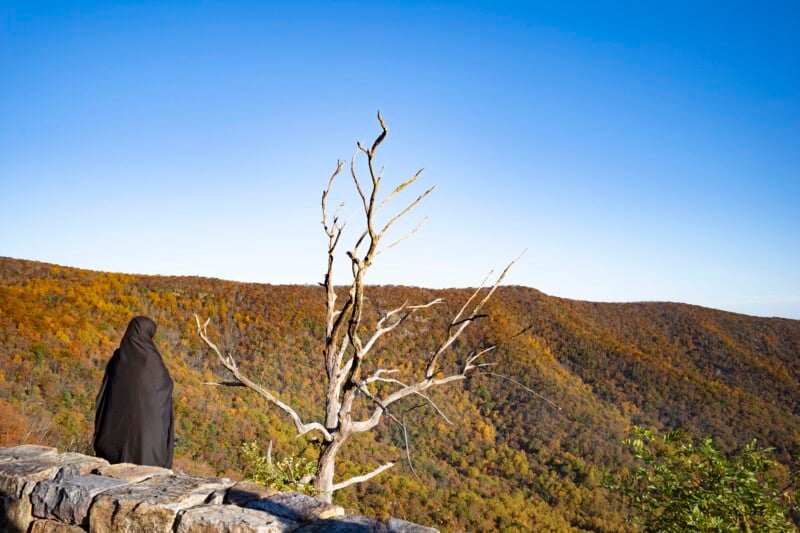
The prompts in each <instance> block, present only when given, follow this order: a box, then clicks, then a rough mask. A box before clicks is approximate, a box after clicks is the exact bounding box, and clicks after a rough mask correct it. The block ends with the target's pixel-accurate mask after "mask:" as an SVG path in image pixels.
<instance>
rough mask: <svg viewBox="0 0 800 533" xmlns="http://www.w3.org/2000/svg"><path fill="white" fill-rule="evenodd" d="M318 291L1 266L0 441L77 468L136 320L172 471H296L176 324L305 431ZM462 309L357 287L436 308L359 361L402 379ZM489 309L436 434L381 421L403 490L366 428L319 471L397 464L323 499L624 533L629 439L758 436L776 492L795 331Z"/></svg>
mask: <svg viewBox="0 0 800 533" xmlns="http://www.w3.org/2000/svg"><path fill="white" fill-rule="evenodd" d="M321 291H323V289H321V288H320V287H318V286H310V285H309V286H278V285H260V284H245V283H234V282H227V281H222V280H215V279H203V278H193V277H156V276H133V275H123V274H112V273H100V272H92V271H87V270H80V269H74V268H66V267H59V266H54V265H48V264H43V263H36V262H30V261H22V260H16V259H8V258H0V416H2V423H1V424H0V446H7V445H13V444H18V443H22V442H36V443H42V444H48V445H52V446H58V447H59V448H62V449H70V450H74V451H79V452H90V453H91V434H92V429H93V428H92V424H93V414H94V399H95V395H96V394H97V390H98V387H99V384H100V381H101V378H102V374H103V369H104V367H105V364H106V361H107V360H108V358H109V357H110V355H111V353H112V351H113V350H114V348H116V347H117V346H118V343H119V339H120V337H121V336H122V333H123V332H124V328H125V326H126V325H127V322H128V321H129V320H130V318H131V317H133V316H135V315H137V314H146V315H149V316H151V317H152V318H153V319H154V320H155V321H156V322H157V323H158V325H159V330H158V333H157V335H156V344H157V346H158V347H159V349H160V350H161V353H162V355H163V356H164V359H165V363H166V364H167V366H168V367H169V370H170V373H171V374H172V376H173V378H174V379H175V409H176V433H177V437H176V454H177V457H176V465H179V466H178V468H185V469H187V470H191V471H196V469H201V470H203V473H207V472H212V473H215V474H216V473H218V474H223V475H228V476H231V477H235V478H241V477H242V475H243V474H242V472H243V466H244V463H243V458H242V457H241V449H242V444H243V443H246V442H253V441H258V442H267V441H269V440H272V441H273V444H274V450H275V454H276V457H278V458H281V457H292V456H296V457H305V458H307V459H310V460H313V459H315V458H314V457H313V454H314V450H315V449H316V447H315V446H314V445H313V444H314V443H312V442H310V440H309V439H310V438H311V437H309V439H306V438H295V436H294V435H295V432H294V427H293V426H291V425H290V423H287V421H286V420H285V419H284V417H283V416H282V415H281V413H279V412H276V411H275V410H274V409H273V408H272V407H271V406H270V405H269V404H268V403H267V402H266V401H262V400H261V399H259V398H256V397H255V396H254V395H248V396H247V398H243V395H242V394H240V391H238V390H237V389H236V388H228V387H215V386H208V385H204V383H206V382H217V381H224V380H225V379H226V374H225V371H224V369H221V367H220V366H219V364H218V362H217V361H216V360H215V359H214V358H212V356H211V355H209V354H208V352H207V350H206V349H205V347H204V346H201V344H202V341H201V340H200V339H198V338H197V334H196V325H195V323H194V318H193V315H194V313H197V314H198V315H200V316H211V317H216V323H212V324H211V328H213V330H214V332H215V338H216V339H217V341H218V343H219V344H220V346H221V348H223V349H224V350H225V351H230V352H232V353H234V354H235V355H236V357H237V361H238V362H239V365H240V367H241V368H242V369H243V370H246V371H247V374H248V376H250V377H252V378H253V379H256V380H258V381H260V382H262V383H264V384H265V385H267V386H269V387H270V388H271V389H273V390H275V391H277V392H278V393H280V394H281V397H285V398H286V399H287V400H289V401H291V403H292V405H293V406H295V408H296V409H297V410H298V412H299V413H301V414H302V415H303V417H304V418H308V419H311V418H319V415H320V413H318V411H317V410H318V409H319V407H318V406H320V405H323V403H324V402H323V401H322V398H323V393H324V391H322V390H320V381H319V380H318V379H317V378H318V376H319V375H320V374H321V373H323V372H324V368H322V366H321V364H320V362H319V351H320V349H321V345H320V340H319V339H321V338H323V337H324V309H323V302H324V295H323V294H321ZM469 294H470V291H469V290H466V289H464V290H461V289H458V290H455V289H451V290H430V289H422V288H410V287H394V286H387V287H371V288H370V293H369V298H370V299H369V301H368V302H367V309H366V315H365V316H367V317H371V318H369V320H371V321H373V322H374V321H375V320H377V319H378V317H379V313H380V311H382V310H385V309H391V308H393V307H396V306H398V305H400V304H402V303H403V302H404V301H406V300H408V301H413V302H416V301H429V300H431V299H433V298H436V297H441V298H443V299H444V301H445V304H444V305H442V306H437V307H435V308H431V309H430V310H428V312H426V313H425V314H424V315H420V316H418V317H414V319H413V320H410V321H408V323H406V324H404V325H403V328H402V329H401V330H398V332H397V333H398V334H397V335H395V336H393V337H392V339H391V340H390V341H387V343H386V344H384V345H381V346H377V347H376V350H378V351H379V352H380V353H381V358H382V359H384V360H387V361H389V362H391V363H392V364H394V365H395V366H398V367H401V368H404V367H403V365H406V364H407V363H406V362H404V361H399V360H395V359H393V354H394V353H402V352H408V351H409V350H417V351H419V352H422V353H424V352H425V350H427V349H429V348H430V347H432V346H434V345H435V343H436V342H437V341H438V340H440V338H441V336H442V335H444V334H445V333H446V332H445V331H443V325H445V324H447V320H448V318H450V317H452V316H453V314H454V313H455V312H457V308H456V307H457V306H458V305H459V304H460V303H462V302H463V301H464V300H465V299H466V298H467V297H468V296H469ZM487 312H488V313H489V314H490V315H491V318H490V319H487V320H485V321H483V322H482V323H480V324H478V325H476V327H475V328H474V329H470V330H467V331H466V332H465V334H464V336H463V338H461V339H459V342H462V343H464V344H465V345H468V346H480V345H484V344H485V345H496V346H497V350H496V353H495V355H494V356H493V360H494V361H497V362H499V365H498V366H497V367H492V369H491V372H492V373H493V374H489V373H476V374H474V375H472V376H470V377H469V379H467V380H465V381H464V382H460V383H457V384H454V385H453V386H451V387H447V388H444V389H442V390H438V391H434V392H432V396H433V397H434V399H435V400H436V402H437V403H438V404H439V405H440V406H441V407H442V409H443V410H444V411H445V414H447V416H448V417H449V418H450V419H451V420H452V421H453V422H454V425H453V426H449V425H448V424H446V423H445V422H444V421H443V420H442V419H441V418H440V417H435V416H431V413H430V411H429V409H430V408H429V407H428V406H426V405H420V403H421V402H419V401H417V400H414V399H413V398H410V399H409V400H407V401H404V403H403V404H401V405H399V406H398V407H397V409H396V411H395V414H396V415H397V416H400V417H403V418H404V420H405V421H406V425H407V427H408V437H409V441H410V443H411V449H410V454H411V458H412V460H413V465H414V468H415V470H416V472H417V474H418V476H419V477H417V476H415V475H414V474H413V473H412V472H411V470H410V468H409V467H408V465H407V463H403V460H404V457H405V450H404V447H403V441H404V439H403V435H402V430H400V429H399V427H398V426H397V425H396V424H391V423H388V422H384V423H383V424H382V425H381V426H380V431H378V432H377V433H374V434H372V433H371V434H362V435H359V436H357V437H356V442H354V443H353V444H354V445H353V446H350V447H349V448H348V449H347V451H346V453H344V455H343V456H342V458H341V461H340V462H339V465H338V468H339V469H340V471H339V472H337V474H340V475H342V476H348V475H357V474H361V473H364V472H366V471H368V469H369V468H370V465H374V464H375V462H376V461H380V462H383V461H400V462H401V463H402V464H399V465H398V466H397V467H395V468H394V469H392V470H391V471H388V472H386V473H384V474H383V475H382V476H379V477H377V478H375V479H373V480H371V481H370V482H368V483H365V484H363V485H360V486H354V487H350V488H347V489H344V490H342V491H340V492H338V493H337V494H336V500H337V502H338V503H340V504H343V505H345V506H347V507H349V508H352V509H358V510H361V511H363V512H366V513H369V514H373V515H377V516H383V515H393V516H397V517H400V518H406V519H410V520H413V521H417V522H421V523H429V524H432V525H436V526H437V527H440V528H442V529H443V530H446V531H457V530H473V531H491V530H507V531H528V530H553V531H569V530H579V529H584V530H586V529H588V530H602V531H625V530H629V529H630V528H632V527H633V526H632V524H631V523H630V522H628V521H627V520H626V519H627V518H628V517H629V516H630V513H631V509H629V508H628V507H626V505H625V503H624V502H623V501H621V500H620V499H619V498H617V497H616V496H615V495H614V494H613V493H611V492H610V491H609V490H608V489H607V488H606V487H607V486H609V480H612V481H613V479H614V478H619V477H620V476H624V475H625V473H626V472H627V471H629V470H631V469H632V468H633V467H634V458H633V456H632V454H631V452H630V451H629V450H628V449H627V448H626V447H625V445H624V444H623V439H624V438H626V437H628V436H629V434H630V430H631V428H632V427H633V426H634V425H639V426H647V427H651V428H654V429H656V430H658V431H669V430H672V429H675V428H683V429H685V430H686V431H687V432H688V434H689V435H690V436H691V437H692V438H694V439H697V440H699V439H702V438H704V437H705V436H707V435H710V436H712V437H713V438H714V442H715V444H716V445H717V446H718V448H719V449H720V450H721V452H723V453H730V452H734V451H736V450H740V449H742V448H743V447H744V446H745V445H746V444H747V443H748V442H750V441H752V439H754V438H757V439H758V442H759V444H761V445H763V446H769V447H771V448H774V450H775V451H774V452H773V457H774V458H775V459H776V461H777V463H776V465H775V467H774V472H772V474H771V475H774V476H775V478H776V480H777V481H778V482H779V484H780V485H781V486H783V483H784V482H786V481H787V480H788V479H789V472H790V470H792V469H795V470H796V465H795V463H794V462H795V461H796V458H797V456H798V452H800V448H799V447H798V445H800V418H799V417H798V413H800V385H798V384H799V383H800V322H798V321H793V320H784V319H764V318H754V317H747V316H743V315H737V314H732V313H725V312H721V311H715V310H711V309H704V308H699V307H694V306H687V305H681V304H667V303H640V304H594V303H588V302H578V301H570V300H564V299H559V298H554V297H550V296H547V295H545V294H542V293H540V292H538V291H536V290H534V289H529V288H524V287H501V288H500V289H499V290H498V292H497V294H496V295H495V298H494V299H493V300H492V301H491V302H490V303H489V304H488V309H487ZM457 363H458V362H457V361H456V362H454V364H457ZM408 370H409V371H411V372H413V369H411V368H408ZM494 374H500V375H494ZM523 386H524V387H527V388H530V389H531V390H534V391H535V392H536V394H538V395H540V396H541V397H543V398H544V399H541V398H539V397H538V396H536V395H534V394H532V393H531V392H530V391H529V390H527V389H526V388H524V387H523Z"/></svg>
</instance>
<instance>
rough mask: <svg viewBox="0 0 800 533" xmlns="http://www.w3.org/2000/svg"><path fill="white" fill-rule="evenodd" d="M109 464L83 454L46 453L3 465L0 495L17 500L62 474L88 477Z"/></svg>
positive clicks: (0, 465)
mask: <svg viewBox="0 0 800 533" xmlns="http://www.w3.org/2000/svg"><path fill="white" fill-rule="evenodd" d="M107 464H108V462H107V461H105V460H103V459H98V458H97V457H89V456H87V455H82V454H79V453H62V454H43V455H39V456H36V457H29V458H26V459H20V460H17V461H14V462H7V463H0V493H2V494H5V495H7V496H11V497H13V498H20V497H22V495H23V494H30V493H31V491H32V490H33V487H34V486H35V485H36V483H38V482H39V481H44V480H47V479H53V478H55V477H56V474H58V473H59V472H62V471H63V472H64V473H65V474H72V475H80V474H88V473H89V472H91V471H92V470H93V469H95V468H98V467H100V466H103V465H107Z"/></svg>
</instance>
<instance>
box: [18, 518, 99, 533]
mask: <svg viewBox="0 0 800 533" xmlns="http://www.w3.org/2000/svg"><path fill="white" fill-rule="evenodd" d="M28 533H86V530H85V529H83V528H81V527H78V526H72V525H70V524H64V523H62V522H56V521H54V520H37V521H35V522H34V523H33V524H31V528H30V530H29V531H28Z"/></svg>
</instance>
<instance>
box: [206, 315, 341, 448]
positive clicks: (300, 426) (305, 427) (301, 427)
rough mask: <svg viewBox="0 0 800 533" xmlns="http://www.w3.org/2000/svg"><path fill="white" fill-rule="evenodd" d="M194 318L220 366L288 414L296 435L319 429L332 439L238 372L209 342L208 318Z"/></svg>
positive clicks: (319, 427)
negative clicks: (295, 429) (203, 321)
mask: <svg viewBox="0 0 800 533" xmlns="http://www.w3.org/2000/svg"><path fill="white" fill-rule="evenodd" d="M194 318H195V321H196V322H197V333H198V334H199V335H200V338H201V339H203V342H205V343H206V345H207V346H208V347H209V348H211V349H212V350H213V351H214V353H216V354H217V357H218V358H219V361H220V363H222V366H224V367H225V368H227V369H228V370H229V371H230V372H231V373H232V374H233V377H234V378H236V381H238V382H239V383H241V384H242V385H244V386H245V387H248V388H249V389H252V390H254V391H255V392H257V393H258V394H260V395H261V396H263V397H264V398H266V399H267V400H269V401H270V402H272V403H273V404H274V405H275V406H277V407H278V408H280V409H281V410H282V411H284V412H285V413H286V414H288V415H289V416H290V417H291V419H292V421H293V422H294V425H295V427H296V428H297V434H298V435H305V434H306V433H308V432H310V431H319V432H320V433H322V435H323V437H324V438H325V440H326V441H328V442H330V441H332V440H333V435H331V433H330V432H329V431H328V430H327V429H326V428H325V426H323V425H322V424H320V423H319V422H311V423H308V424H305V423H303V421H302V420H301V419H300V415H298V414H297V412H296V411H295V410H294V409H292V408H291V407H290V406H289V405H287V404H286V403H284V402H282V401H281V400H280V399H278V397H276V396H275V395H274V394H272V393H271V392H269V391H268V390H266V389H264V388H263V387H261V386H259V385H257V384H256V383H254V382H253V381H251V380H249V379H248V378H246V377H245V376H243V375H241V374H240V373H239V369H238V367H237V366H236V361H235V360H234V359H233V356H231V355H228V356H227V357H223V355H222V352H220V350H219V348H217V345H216V344H214V343H213V342H211V339H209V337H208V331H207V330H208V323H209V321H210V319H208V320H206V321H205V323H204V324H200V317H199V316H197V315H196V314H195V315H194Z"/></svg>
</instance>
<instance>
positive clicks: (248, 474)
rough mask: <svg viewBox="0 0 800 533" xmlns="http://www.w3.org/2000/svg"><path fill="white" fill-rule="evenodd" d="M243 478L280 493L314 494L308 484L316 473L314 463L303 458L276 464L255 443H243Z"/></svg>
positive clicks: (291, 458) (312, 488) (285, 460)
mask: <svg viewBox="0 0 800 533" xmlns="http://www.w3.org/2000/svg"><path fill="white" fill-rule="evenodd" d="M241 458H242V463H243V464H244V476H245V479H247V480H249V481H254V482H256V483H260V484H261V485H266V486H267V487H272V488H274V489H277V490H281V491H295V492H302V493H303V494H311V495H313V494H314V487H312V486H311V484H310V483H309V481H310V476H311V475H313V474H314V472H315V471H316V469H317V468H316V467H317V465H316V463H315V462H314V461H311V460H309V459H306V458H304V457H284V458H283V459H281V460H279V461H278V462H277V463H274V462H272V460H271V458H270V457H267V456H265V455H264V454H263V453H262V452H261V449H260V448H259V447H258V443H257V442H256V441H253V442H244V443H242V446H241Z"/></svg>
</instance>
